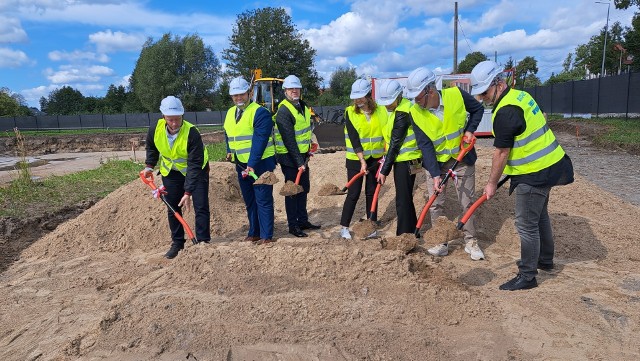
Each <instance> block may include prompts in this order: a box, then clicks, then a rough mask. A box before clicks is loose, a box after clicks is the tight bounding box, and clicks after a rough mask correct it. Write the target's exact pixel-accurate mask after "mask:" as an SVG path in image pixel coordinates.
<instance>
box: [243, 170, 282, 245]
mask: <svg viewBox="0 0 640 361" xmlns="http://www.w3.org/2000/svg"><path fill="white" fill-rule="evenodd" d="M275 165H276V163H275V157H269V158H267V159H263V160H262V161H260V162H258V164H256V166H255V168H254V171H255V173H256V175H257V176H260V175H261V174H262V173H264V172H266V171H273V170H274V169H275ZM245 168H246V167H245ZM236 170H237V172H238V183H240V191H241V192H242V199H244V204H245V206H246V208H247V218H249V232H248V233H247V236H249V237H260V238H262V239H273V222H274V221H273V219H274V208H273V185H268V184H258V185H253V182H254V179H253V178H252V177H245V178H242V174H241V173H242V170H243V169H242V168H240V167H238V166H236Z"/></svg>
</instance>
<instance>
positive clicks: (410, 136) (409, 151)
mask: <svg viewBox="0 0 640 361" xmlns="http://www.w3.org/2000/svg"><path fill="white" fill-rule="evenodd" d="M410 110H411V102H410V101H409V100H407V99H405V98H402V100H401V101H400V104H399V105H398V107H397V108H396V109H394V111H392V112H391V113H389V119H388V120H387V126H386V129H385V132H384V134H383V135H384V140H385V141H386V142H387V144H391V133H392V132H393V126H394V124H395V120H396V112H397V111H401V112H405V113H409V112H410ZM421 157H422V152H421V151H420V149H418V141H417V140H416V134H415V133H414V132H413V126H411V125H409V129H407V134H406V135H405V137H404V142H403V143H402V147H400V152H399V153H398V156H397V157H396V162H404V161H408V160H413V159H419V158H421Z"/></svg>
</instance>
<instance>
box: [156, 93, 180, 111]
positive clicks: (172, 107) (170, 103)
mask: <svg viewBox="0 0 640 361" xmlns="http://www.w3.org/2000/svg"><path fill="white" fill-rule="evenodd" d="M160 112H161V113H162V115H169V116H171V115H182V114H184V107H183V106H182V102H181V101H180V99H178V98H176V97H174V96H173V95H169V96H168V97H166V98H164V99H162V101H161V102H160Z"/></svg>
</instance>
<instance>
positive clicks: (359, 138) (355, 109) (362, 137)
mask: <svg viewBox="0 0 640 361" xmlns="http://www.w3.org/2000/svg"><path fill="white" fill-rule="evenodd" d="M350 98H351V99H353V104H352V105H350V106H348V107H347V108H346V109H345V112H344V119H345V127H344V137H345V143H346V146H347V154H346V157H347V160H346V167H347V179H351V178H353V177H354V176H355V175H356V174H358V173H360V172H365V173H366V174H367V175H366V176H365V177H364V178H365V199H366V202H365V204H366V207H367V209H366V214H367V219H370V220H372V221H374V222H377V219H375V218H376V214H373V215H372V214H371V212H370V210H371V205H372V203H373V196H374V192H375V189H376V185H377V180H376V173H377V168H376V164H379V161H380V159H381V158H382V156H383V155H384V149H385V147H384V144H385V143H384V137H383V135H382V132H383V129H384V127H385V125H386V123H387V109H386V108H385V107H384V106H381V105H378V104H376V102H375V101H374V100H373V97H372V96H371V82H370V81H368V80H365V79H357V80H356V81H355V82H354V83H353V84H352V85H351V94H350ZM362 183H363V180H362V178H358V180H357V181H356V182H355V183H354V184H353V185H352V186H351V187H349V189H348V192H347V198H346V199H345V200H344V205H343V207H342V217H341V218H340V225H342V229H341V230H340V236H341V237H342V238H345V239H351V234H350V233H349V225H350V224H351V218H352V217H353V212H354V211H355V209H356V204H357V203H358V199H359V198H360V192H361V191H362Z"/></svg>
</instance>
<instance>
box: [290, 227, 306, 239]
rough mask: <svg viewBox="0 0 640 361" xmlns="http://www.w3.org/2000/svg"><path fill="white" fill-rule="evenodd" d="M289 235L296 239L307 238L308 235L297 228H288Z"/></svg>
mask: <svg viewBox="0 0 640 361" xmlns="http://www.w3.org/2000/svg"><path fill="white" fill-rule="evenodd" d="M289 233H291V234H293V235H294V236H296V237H308V236H309V235H308V234H306V233H304V232H302V230H301V229H300V228H299V227H293V228H289Z"/></svg>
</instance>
